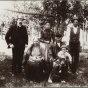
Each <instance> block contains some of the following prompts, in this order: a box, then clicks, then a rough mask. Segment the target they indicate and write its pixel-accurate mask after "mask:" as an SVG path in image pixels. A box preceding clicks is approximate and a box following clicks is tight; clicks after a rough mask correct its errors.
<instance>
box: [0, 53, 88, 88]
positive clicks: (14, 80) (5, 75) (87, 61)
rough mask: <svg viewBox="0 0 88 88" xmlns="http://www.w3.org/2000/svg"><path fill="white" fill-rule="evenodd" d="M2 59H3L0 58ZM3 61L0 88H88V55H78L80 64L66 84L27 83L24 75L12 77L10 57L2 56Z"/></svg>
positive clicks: (0, 63)
mask: <svg viewBox="0 0 88 88" xmlns="http://www.w3.org/2000/svg"><path fill="white" fill-rule="evenodd" d="M2 58H3V57H2ZM4 58H5V59H4V60H2V61H0V87H6V88H14V87H18V88H19V87H22V88H28V87H61V86H63V87H70V86H72V87H74V86H81V87H82V86H88V54H87V53H81V54H80V62H79V68H78V71H77V72H78V73H79V74H77V75H73V74H69V75H68V80H67V82H66V84H63V83H61V82H57V83H52V84H50V83H48V82H47V81H42V82H40V83H36V82H31V81H30V82H29V81H28V80H26V78H25V74H24V73H22V74H20V75H17V76H15V77H13V76H12V75H11V61H12V59H11V57H9V56H4Z"/></svg>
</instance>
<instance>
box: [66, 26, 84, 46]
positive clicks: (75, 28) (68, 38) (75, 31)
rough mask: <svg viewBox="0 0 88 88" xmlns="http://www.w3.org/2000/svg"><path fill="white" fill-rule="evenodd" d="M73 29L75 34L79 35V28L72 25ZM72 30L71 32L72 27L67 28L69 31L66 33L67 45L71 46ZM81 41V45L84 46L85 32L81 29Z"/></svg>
mask: <svg viewBox="0 0 88 88" xmlns="http://www.w3.org/2000/svg"><path fill="white" fill-rule="evenodd" d="M72 27H73V29H74V33H75V34H76V33H77V29H78V27H74V26H73V25H72ZM70 30H71V26H70V27H69V26H67V31H66V45H69V40H70ZM79 40H80V45H81V46H83V31H82V29H80V36H79Z"/></svg>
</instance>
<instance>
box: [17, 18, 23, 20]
mask: <svg viewBox="0 0 88 88" xmlns="http://www.w3.org/2000/svg"><path fill="white" fill-rule="evenodd" d="M18 19H21V20H25V19H23V18H17V20H18Z"/></svg>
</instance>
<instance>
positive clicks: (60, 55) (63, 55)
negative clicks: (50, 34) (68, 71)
mask: <svg viewBox="0 0 88 88" xmlns="http://www.w3.org/2000/svg"><path fill="white" fill-rule="evenodd" d="M57 55H58V57H60V58H63V57H66V56H67V57H68V58H69V61H70V62H71V61H72V57H71V55H70V54H69V53H68V52H65V53H64V52H63V51H60V52H59V53H58V54H57Z"/></svg>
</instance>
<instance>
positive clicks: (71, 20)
mask: <svg viewBox="0 0 88 88" xmlns="http://www.w3.org/2000/svg"><path fill="white" fill-rule="evenodd" d="M74 20H78V22H79V19H72V20H71V22H73V21H74Z"/></svg>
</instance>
